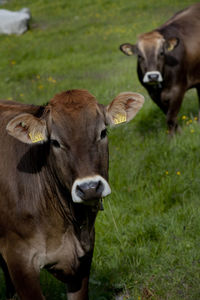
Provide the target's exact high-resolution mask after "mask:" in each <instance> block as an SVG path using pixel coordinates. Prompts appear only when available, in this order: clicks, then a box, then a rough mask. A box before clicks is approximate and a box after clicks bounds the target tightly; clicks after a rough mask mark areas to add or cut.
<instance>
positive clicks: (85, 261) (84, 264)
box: [67, 250, 93, 300]
mask: <svg viewBox="0 0 200 300" xmlns="http://www.w3.org/2000/svg"><path fill="white" fill-rule="evenodd" d="M92 256H93V250H91V251H90V253H88V254H87V256H86V257H84V258H82V261H81V265H80V269H79V271H78V272H77V274H76V275H75V276H74V277H72V278H71V279H70V280H69V281H68V284H67V286H68V292H67V299H68V300H88V299H89V297H88V285H89V275H90V267H91V263H92Z"/></svg>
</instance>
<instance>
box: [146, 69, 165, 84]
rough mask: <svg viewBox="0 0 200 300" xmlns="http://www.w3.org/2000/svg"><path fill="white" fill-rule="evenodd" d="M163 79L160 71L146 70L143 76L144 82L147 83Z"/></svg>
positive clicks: (154, 82) (155, 82)
mask: <svg viewBox="0 0 200 300" xmlns="http://www.w3.org/2000/svg"><path fill="white" fill-rule="evenodd" d="M162 81H163V77H162V74H161V73H160V72H159V71H150V72H146V73H145V75H144V77H143V82H144V83H147V84H157V83H159V82H162Z"/></svg>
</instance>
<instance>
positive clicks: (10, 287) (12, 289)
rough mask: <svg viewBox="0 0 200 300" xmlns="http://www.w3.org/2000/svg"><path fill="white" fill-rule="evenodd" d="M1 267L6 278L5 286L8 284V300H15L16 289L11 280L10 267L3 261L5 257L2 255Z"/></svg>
mask: <svg viewBox="0 0 200 300" xmlns="http://www.w3.org/2000/svg"><path fill="white" fill-rule="evenodd" d="M0 266H1V268H2V270H3V273H4V278H5V284H6V299H14V296H15V287H14V285H13V283H12V280H11V278H10V274H9V272H8V267H7V264H6V262H5V260H4V259H3V257H2V256H1V255H0Z"/></svg>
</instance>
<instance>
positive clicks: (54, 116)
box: [7, 90, 144, 205]
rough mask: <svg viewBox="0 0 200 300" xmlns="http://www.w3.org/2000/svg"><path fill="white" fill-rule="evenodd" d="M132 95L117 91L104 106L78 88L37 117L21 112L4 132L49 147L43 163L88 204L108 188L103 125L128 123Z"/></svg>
mask: <svg viewBox="0 0 200 300" xmlns="http://www.w3.org/2000/svg"><path fill="white" fill-rule="evenodd" d="M143 102H144V98H143V96H142V95H140V94H137V93H131V92H127V93H121V94H119V95H118V96H117V97H116V98H115V99H114V100H113V101H112V102H111V104H110V105H108V106H103V105H100V104H98V103H97V101H96V99H95V98H94V97H93V96H92V95H91V94H89V93H88V92H87V91H83V90H72V91H68V92H63V93H61V94H58V95H56V96H55V97H54V98H53V99H52V100H51V101H50V102H49V104H48V105H47V106H46V108H45V111H44V114H43V116H42V117H41V118H37V117H35V116H33V115H31V114H21V115H19V116H17V117H15V118H14V119H12V120H11V121H10V122H9V123H8V125H7V131H8V133H9V134H10V135H12V136H14V137H15V138H17V139H18V140H20V141H21V142H24V143H28V144H30V145H35V144H37V143H39V144H41V143H45V144H46V145H47V144H48V145H49V157H48V166H49V167H50V172H51V173H52V176H53V177H54V178H55V179H56V180H58V181H59V183H60V184H62V186H65V187H66V188H67V189H68V190H69V191H70V192H71V196H72V200H73V201H74V202H78V203H84V204H88V205H93V204H94V203H96V201H97V200H99V199H100V198H101V197H105V196H107V195H108V194H109V193H110V192H111V190H110V186H109V184H108V139H107V126H108V125H111V126H116V125H118V124H120V123H126V122H128V121H130V120H131V119H132V118H133V117H134V116H135V115H136V113H137V112H138V110H139V109H140V108H141V107H142V105H143Z"/></svg>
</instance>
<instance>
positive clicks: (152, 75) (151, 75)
mask: <svg viewBox="0 0 200 300" xmlns="http://www.w3.org/2000/svg"><path fill="white" fill-rule="evenodd" d="M148 77H149V79H150V80H158V74H149V75H148Z"/></svg>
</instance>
